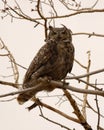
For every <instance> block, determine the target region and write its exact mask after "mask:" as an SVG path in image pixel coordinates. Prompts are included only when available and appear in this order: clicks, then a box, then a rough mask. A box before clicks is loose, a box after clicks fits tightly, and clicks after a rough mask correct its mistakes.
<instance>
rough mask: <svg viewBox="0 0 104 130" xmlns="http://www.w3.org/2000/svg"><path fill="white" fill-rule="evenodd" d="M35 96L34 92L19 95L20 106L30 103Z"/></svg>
mask: <svg viewBox="0 0 104 130" xmlns="http://www.w3.org/2000/svg"><path fill="white" fill-rule="evenodd" d="M33 96H34V93H33V92H28V93H26V92H25V93H21V94H19V96H18V97H17V101H18V103H19V104H20V105H22V104H24V103H25V102H26V101H28V100H29V99H31V98H32V97H33Z"/></svg>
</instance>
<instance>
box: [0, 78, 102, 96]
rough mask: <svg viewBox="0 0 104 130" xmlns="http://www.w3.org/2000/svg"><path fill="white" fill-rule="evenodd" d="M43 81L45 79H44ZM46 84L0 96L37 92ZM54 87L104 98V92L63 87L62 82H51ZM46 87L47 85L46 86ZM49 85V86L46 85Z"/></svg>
mask: <svg viewBox="0 0 104 130" xmlns="http://www.w3.org/2000/svg"><path fill="white" fill-rule="evenodd" d="M42 80H43V79H42ZM47 83H48V81H47ZM43 84H44V81H43V82H41V83H39V84H37V85H36V86H34V87H31V88H27V89H23V90H19V91H15V92H11V93H7V94H3V95H0V98H1V97H6V96H11V95H16V94H19V93H23V92H27V91H30V90H36V89H37V88H38V87H41V86H43ZM50 84H51V85H52V86H57V87H56V88H60V89H69V90H71V91H74V92H78V93H87V94H93V95H99V96H104V91H98V90H85V89H80V88H76V87H73V86H69V85H63V83H62V82H58V81H53V80H51V81H50V82H49V84H48V85H50ZM13 85H14V84H13ZM44 85H45V84H44ZM46 85H47V84H46Z"/></svg>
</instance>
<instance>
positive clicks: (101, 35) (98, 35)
mask: <svg viewBox="0 0 104 130" xmlns="http://www.w3.org/2000/svg"><path fill="white" fill-rule="evenodd" d="M76 35H87V36H88V38H90V37H92V36H96V37H104V35H103V34H97V33H94V32H92V33H87V32H80V33H73V36H76Z"/></svg>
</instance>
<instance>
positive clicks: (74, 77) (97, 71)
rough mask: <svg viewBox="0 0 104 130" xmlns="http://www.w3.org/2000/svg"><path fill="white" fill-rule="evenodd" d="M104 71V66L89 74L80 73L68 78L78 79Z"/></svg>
mask: <svg viewBox="0 0 104 130" xmlns="http://www.w3.org/2000/svg"><path fill="white" fill-rule="evenodd" d="M102 72H104V68H103V69H99V70H95V71H92V72H89V73H87V74H83V75H79V76H73V77H69V76H68V77H67V78H66V79H78V78H84V77H86V76H90V75H94V74H98V73H102Z"/></svg>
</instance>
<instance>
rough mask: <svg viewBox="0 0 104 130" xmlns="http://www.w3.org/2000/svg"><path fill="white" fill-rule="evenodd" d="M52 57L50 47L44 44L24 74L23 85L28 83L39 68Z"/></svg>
mask: <svg viewBox="0 0 104 130" xmlns="http://www.w3.org/2000/svg"><path fill="white" fill-rule="evenodd" d="M51 57H52V53H51V50H50V46H49V45H48V44H47V43H46V44H45V45H44V46H43V47H42V48H41V49H40V50H39V52H38V53H37V55H36V56H35V57H34V59H33V60H32V62H31V64H30V66H29V68H28V70H27V72H26V74H25V77H24V82H23V84H24V83H26V82H28V81H29V80H30V79H31V77H32V75H33V74H34V73H35V72H37V71H38V70H39V69H40V68H42V67H43V66H44V64H46V63H47V61H48V60H49V59H50V58H51Z"/></svg>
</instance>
